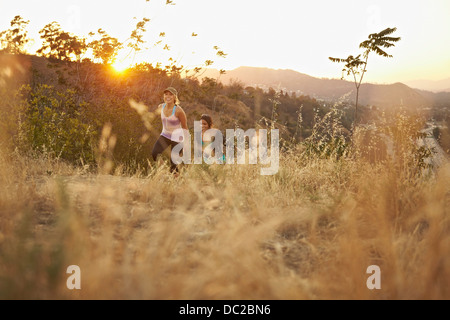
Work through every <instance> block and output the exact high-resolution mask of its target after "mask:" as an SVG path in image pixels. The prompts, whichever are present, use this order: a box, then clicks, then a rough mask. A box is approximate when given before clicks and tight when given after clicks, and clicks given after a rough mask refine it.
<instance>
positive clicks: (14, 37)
mask: <svg viewBox="0 0 450 320" xmlns="http://www.w3.org/2000/svg"><path fill="white" fill-rule="evenodd" d="M29 23H30V21H29V20H27V21H25V20H24V19H23V18H22V17H21V16H15V17H14V19H13V20H11V29H8V30H5V31H2V32H0V49H2V50H3V51H5V52H8V53H12V54H20V53H25V51H26V50H25V46H26V45H27V43H28V42H30V39H29V38H28V31H26V27H27V25H28V24H29Z"/></svg>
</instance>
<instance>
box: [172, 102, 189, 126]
mask: <svg viewBox="0 0 450 320" xmlns="http://www.w3.org/2000/svg"><path fill="white" fill-rule="evenodd" d="M175 116H176V117H177V118H178V119H180V122H181V127H182V128H183V129H186V130H189V129H188V126H187V117H186V113H184V110H183V109H182V108H181V107H177V110H176V111H175Z"/></svg>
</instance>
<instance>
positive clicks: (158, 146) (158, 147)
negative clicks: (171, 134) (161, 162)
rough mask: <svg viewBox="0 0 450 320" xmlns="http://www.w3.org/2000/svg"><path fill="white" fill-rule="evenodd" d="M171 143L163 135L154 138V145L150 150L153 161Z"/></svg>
mask: <svg viewBox="0 0 450 320" xmlns="http://www.w3.org/2000/svg"><path fill="white" fill-rule="evenodd" d="M169 145H171V143H170V140H169V139H167V138H166V137H164V136H159V138H158V140H156V142H155V145H154V146H153V150H152V158H153V161H156V159H157V158H158V156H159V155H160V154H162V153H163V152H164V150H166V149H167V147H168V146H169Z"/></svg>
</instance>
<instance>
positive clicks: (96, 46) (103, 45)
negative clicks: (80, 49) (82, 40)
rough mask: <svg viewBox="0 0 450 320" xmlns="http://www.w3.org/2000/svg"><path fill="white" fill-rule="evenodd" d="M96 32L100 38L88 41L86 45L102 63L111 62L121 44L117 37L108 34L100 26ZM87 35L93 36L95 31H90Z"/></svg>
mask: <svg viewBox="0 0 450 320" xmlns="http://www.w3.org/2000/svg"><path fill="white" fill-rule="evenodd" d="M97 32H98V34H99V35H100V36H101V38H100V40H94V41H92V42H90V43H89V44H88V47H90V48H91V49H92V51H93V55H94V58H96V59H101V60H102V62H103V63H104V64H111V63H113V62H114V60H115V59H116V57H117V54H118V52H119V49H121V48H122V46H123V44H122V43H121V42H119V40H118V39H117V38H114V37H111V36H109V35H108V34H107V33H106V31H104V30H103V29H101V28H100V29H98V31H97ZM89 35H90V36H94V35H95V33H93V32H90V33H89Z"/></svg>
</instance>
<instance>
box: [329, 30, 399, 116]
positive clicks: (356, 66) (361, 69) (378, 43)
mask: <svg viewBox="0 0 450 320" xmlns="http://www.w3.org/2000/svg"><path fill="white" fill-rule="evenodd" d="M396 30H397V28H386V29H384V30H383V31H381V32H379V33H372V34H370V35H369V38H368V39H367V40H365V41H363V42H361V43H360V44H359V47H360V48H362V49H365V50H364V52H363V58H364V59H365V60H361V59H360V57H361V55H358V56H356V57H353V56H352V55H350V56H348V57H347V58H346V59H340V58H332V57H329V59H330V60H331V61H332V62H338V63H345V65H344V69H342V77H341V79H344V73H347V76H349V75H350V74H352V75H353V80H354V82H355V86H356V102H355V120H354V121H355V122H356V121H357V116H358V98H359V87H360V86H361V83H362V80H363V78H364V74H365V73H366V72H367V61H368V59H369V54H370V53H371V52H375V54H377V55H379V56H382V57H386V58H392V55H390V54H388V53H386V52H385V51H384V50H383V49H382V48H390V47H393V46H395V44H394V43H395V42H398V41H400V39H401V38H400V37H389V35H390V34H392V33H394V32H395V31H396ZM358 76H359V79H358Z"/></svg>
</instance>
